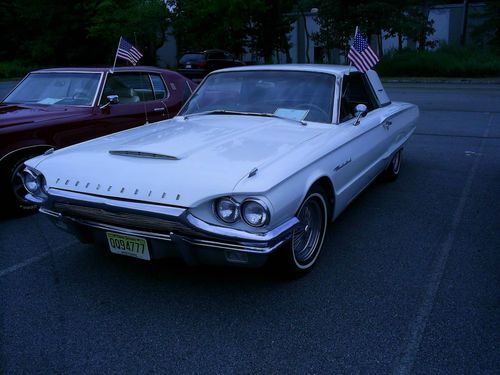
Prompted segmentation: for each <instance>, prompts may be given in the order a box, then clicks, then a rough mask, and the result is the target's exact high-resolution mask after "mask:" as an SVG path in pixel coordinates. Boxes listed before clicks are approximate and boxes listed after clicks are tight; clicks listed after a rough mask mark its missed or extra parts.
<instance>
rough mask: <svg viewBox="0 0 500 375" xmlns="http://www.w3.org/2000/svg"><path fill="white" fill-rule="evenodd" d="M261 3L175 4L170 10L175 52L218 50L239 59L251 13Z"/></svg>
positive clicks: (186, 0)
mask: <svg viewBox="0 0 500 375" xmlns="http://www.w3.org/2000/svg"><path fill="white" fill-rule="evenodd" d="M259 2H260V0H208V1H206V0H176V1H169V2H168V4H169V7H170V8H171V9H172V15H171V19H172V26H173V30H174V31H173V33H174V35H175V38H176V40H177V45H178V49H179V50H181V51H183V50H184V51H185V50H204V49H207V48H221V49H225V50H227V51H230V52H232V53H233V54H235V55H237V56H240V55H241V54H242V53H243V52H244V47H245V44H246V36H247V34H248V28H249V27H250V16H249V14H250V11H251V10H252V9H253V8H255V5H256V4H258V3H259Z"/></svg>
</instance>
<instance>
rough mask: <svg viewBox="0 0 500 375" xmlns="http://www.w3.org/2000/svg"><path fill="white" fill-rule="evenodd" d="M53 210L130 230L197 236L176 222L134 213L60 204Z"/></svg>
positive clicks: (55, 205)
mask: <svg viewBox="0 0 500 375" xmlns="http://www.w3.org/2000/svg"><path fill="white" fill-rule="evenodd" d="M54 210H56V211H58V212H60V213H61V214H63V215H65V216H68V217H74V218H80V219H86V220H91V221H95V222H98V223H103V224H110V225H117V226H120V227H126V228H130V229H140V230H145V231H154V232H160V233H170V232H174V233H181V234H199V233H197V232H195V231H194V230H192V229H191V228H189V227H187V226H185V225H183V224H182V223H179V222H177V221H171V220H168V219H160V218H156V217H152V216H145V215H141V214H135V213H128V212H111V211H107V210H103V209H102V208H95V207H87V206H80V205H75V204H68V203H60V202H56V203H54Z"/></svg>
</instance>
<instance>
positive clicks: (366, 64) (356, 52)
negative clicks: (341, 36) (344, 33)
mask: <svg viewBox="0 0 500 375" xmlns="http://www.w3.org/2000/svg"><path fill="white" fill-rule="evenodd" d="M347 58H348V59H349V60H350V61H351V62H352V63H353V64H354V66H355V67H356V68H358V70H359V71H360V72H363V73H366V72H367V71H368V70H369V69H370V68H371V67H372V66H374V65H375V64H376V63H378V61H379V58H378V56H377V54H376V53H375V51H374V50H373V49H372V48H371V47H370V46H369V45H368V42H367V38H366V36H365V35H363V34H362V33H360V32H357V33H356V35H355V36H354V43H353V45H352V46H351V49H350V50H349V53H348V54H347Z"/></svg>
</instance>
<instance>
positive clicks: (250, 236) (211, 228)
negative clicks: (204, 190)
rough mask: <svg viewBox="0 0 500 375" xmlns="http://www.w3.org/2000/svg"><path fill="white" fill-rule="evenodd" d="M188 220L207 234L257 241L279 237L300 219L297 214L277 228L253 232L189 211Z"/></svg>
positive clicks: (268, 240)
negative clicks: (205, 219) (216, 223)
mask: <svg viewBox="0 0 500 375" xmlns="http://www.w3.org/2000/svg"><path fill="white" fill-rule="evenodd" d="M186 220H187V222H188V223H189V224H190V225H192V226H193V227H195V228H197V229H198V230H200V231H201V232H203V233H205V234H208V235H210V234H212V235H217V236H221V237H225V238H228V239H234V240H237V241H257V242H270V241H273V240H276V239H278V238H279V237H281V236H282V235H284V234H286V233H287V232H289V231H291V230H292V229H293V227H295V225H297V224H298V223H299V219H297V218H296V217H295V216H294V217H292V218H291V219H289V220H288V221H285V222H284V223H283V224H281V225H279V226H277V227H276V228H274V229H272V230H270V231H268V232H263V233H251V232H246V231H243V230H240V229H234V228H226V227H221V226H218V225H213V224H209V223H207V222H204V221H203V220H200V219H198V218H197V217H195V216H193V215H191V214H190V213H188V214H187V215H186Z"/></svg>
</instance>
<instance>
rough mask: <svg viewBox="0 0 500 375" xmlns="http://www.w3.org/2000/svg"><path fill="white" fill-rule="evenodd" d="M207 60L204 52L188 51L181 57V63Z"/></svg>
mask: <svg viewBox="0 0 500 375" xmlns="http://www.w3.org/2000/svg"><path fill="white" fill-rule="evenodd" d="M203 60H205V55H204V54H203V53H187V54H185V55H184V56H182V57H181V60H180V63H181V64H185V63H187V62H190V61H203Z"/></svg>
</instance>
